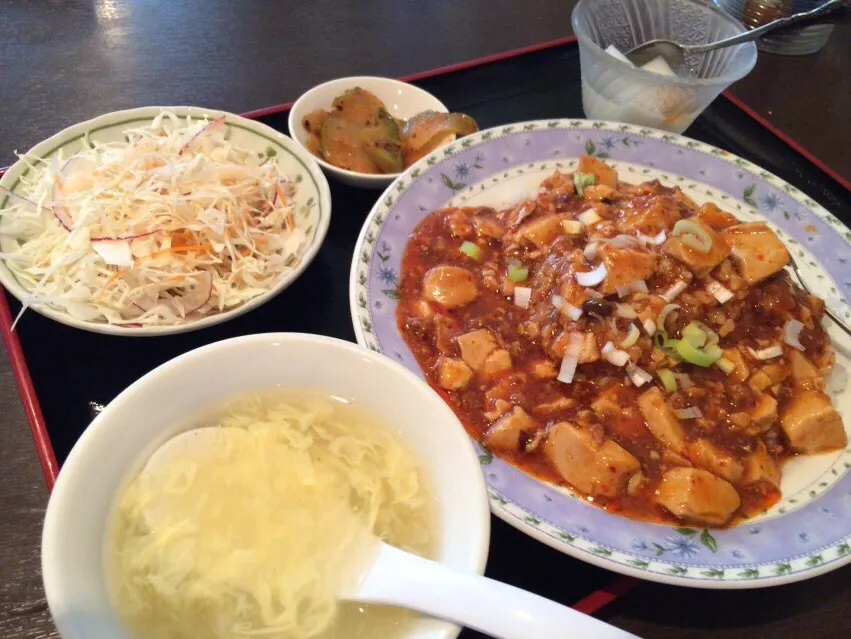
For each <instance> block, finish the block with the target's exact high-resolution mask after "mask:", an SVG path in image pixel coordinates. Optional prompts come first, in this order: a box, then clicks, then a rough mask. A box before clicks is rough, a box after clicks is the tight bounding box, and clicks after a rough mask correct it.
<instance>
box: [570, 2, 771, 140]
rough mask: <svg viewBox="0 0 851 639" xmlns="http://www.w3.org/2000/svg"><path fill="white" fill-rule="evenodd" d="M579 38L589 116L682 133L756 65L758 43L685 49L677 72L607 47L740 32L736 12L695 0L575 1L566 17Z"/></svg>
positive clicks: (622, 47) (626, 47)
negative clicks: (696, 51) (643, 64)
mask: <svg viewBox="0 0 851 639" xmlns="http://www.w3.org/2000/svg"><path fill="white" fill-rule="evenodd" d="M571 23H572V25H573V32H574V33H575V34H576V37H577V39H578V41H579V60H580V66H581V71H582V106H583V108H584V110H585V115H586V117H588V118H591V119H596V120H613V121H617V122H628V123H631V124H638V125H640V126H648V127H654V128H657V129H662V130H665V131H670V132H672V133H682V132H683V131H684V130H685V129H686V128H688V126H689V125H690V124H691V123H692V122H693V121H694V119H695V118H696V117H697V116H698V115H700V113H701V112H702V111H703V110H704V109H705V108H706V107H707V106H709V103H710V102H712V100H714V99H715V98H716V97H717V96H718V94H719V93H721V92H722V91H723V90H725V89H726V88H727V87H728V86H730V85H731V84H732V83H733V82H735V81H736V80H739V79H741V78H743V77H744V76H746V75H747V74H748V73H749V72H750V71H751V69H753V67H754V64H756V45H755V44H754V43H753V42H747V43H744V44H739V45H736V46H733V47H727V48H725V49H719V50H717V51H712V52H710V53H705V54H700V55H693V56H687V57H686V59H685V62H684V63H683V65H682V68H680V69H674V71H676V72H677V76H676V77H670V76H665V75H661V74H658V73H654V72H652V71H647V70H645V69H639V68H636V67H634V66H632V65H630V64H629V63H627V62H624V61H623V60H620V59H618V58H616V57H615V56H613V55H611V54H609V53H607V52H606V51H605V50H604V49H605V48H606V47H607V46H610V45H614V46H615V47H616V48H617V49H618V50H619V51H621V52H624V53H626V52H627V51H629V50H630V49H632V48H633V47H636V46H638V45H639V44H642V43H643V42H647V41H648V40H653V39H656V38H665V39H668V40H673V41H674V42H678V43H681V44H705V43H709V42H715V41H716V40H720V39H723V38H726V37H728V36H731V35H735V34H737V33H742V32H743V31H745V30H746V29H745V27H744V26H743V25H742V24H741V23H739V22H737V21H736V20H735V19H734V18H732V17H731V16H729V15H727V14H726V13H724V12H722V11H720V10H719V9H717V8H715V7H713V6H712V5H710V4H707V3H703V2H699V1H696V0H580V1H579V2H578V3H577V4H576V7H575V8H574V10H573V15H572V18H571Z"/></svg>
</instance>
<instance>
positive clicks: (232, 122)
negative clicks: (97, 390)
mask: <svg viewBox="0 0 851 639" xmlns="http://www.w3.org/2000/svg"><path fill="white" fill-rule="evenodd" d="M163 110H168V111H171V112H173V113H175V114H176V115H177V116H179V117H181V118H190V119H192V120H204V119H206V120H214V119H215V118H218V117H224V118H225V124H226V126H227V135H228V138H229V139H230V140H231V141H232V142H233V143H234V145H236V146H237V147H238V148H240V149H244V150H246V151H249V152H250V153H251V156H252V161H255V162H257V163H258V164H259V163H262V162H276V163H277V164H278V165H279V166H280V167H281V168H282V169H283V172H284V173H285V174H286V175H287V176H291V178H292V180H293V181H294V182H296V187H297V190H296V194H295V196H294V198H293V199H294V202H295V213H296V214H295V216H294V217H295V224H296V226H297V227H299V228H300V229H302V230H303V231H304V233H305V236H306V237H307V240H306V242H305V243H304V245H303V247H302V249H301V252H300V254H299V255H298V259H297V261H296V263H295V264H294V265H293V267H292V269H290V270H289V271H287V272H286V273H284V274H283V275H282V276H281V278H280V280H279V281H278V282H277V284H276V285H275V286H274V287H273V288H271V289H270V290H268V291H266V292H265V293H263V294H261V295H258V296H257V297H255V298H253V299H251V300H249V301H247V302H245V303H243V304H241V305H239V306H236V307H234V308H232V309H229V310H227V311H224V312H222V313H209V314H207V315H204V316H203V317H199V318H197V319H191V320H187V321H186V322H184V323H181V324H173V325H165V326H144V327H135V326H121V325H115V324H107V323H106V322H89V321H83V320H80V319H77V318H75V317H73V316H72V315H71V314H69V313H67V312H65V311H64V310H62V309H59V308H56V307H53V306H51V305H43V304H36V305H33V306H31V307H30V308H31V309H32V310H34V311H36V312H38V313H41V314H42V315H45V316H47V317H49V318H51V319H54V320H56V321H57V322H61V323H62V324H67V325H68V326H73V327H74V328H81V329H84V330H87V331H93V332H96V333H106V334H110V335H123V336H127V337H146V336H159V335H168V334H172V333H183V332H187V331H194V330H197V329H199V328H204V327H207V326H212V325H213V324H219V323H221V322H225V321H227V320H229V319H232V318H234V317H236V316H238V315H242V314H243V313H246V312H248V311H250V310H252V309H255V308H257V307H259V306H261V305H262V304H265V303H266V302H268V301H269V300H270V299H272V298H273V297H275V296H276V295H278V294H279V293H281V292H282V291H283V290H284V289H285V288H287V287H288V286H289V285H290V284H292V283H293V282H294V281H295V280H296V278H298V277H299V276H300V275H301V273H302V272H303V271H304V269H306V268H307V266H308V265H309V264H310V262H311V261H312V260H313V258H314V257H315V256H316V254H317V253H318V252H319V247H320V246H322V242H323V241H324V240H325V235H326V233H327V232H328V226H329V224H330V221H331V190H330V188H329V187H328V180H326V179H325V176H324V175H323V174H322V171H321V170H320V168H319V165H318V164H317V163H316V160H315V159H314V157H313V156H312V155H311V154H310V153H309V152H308V151H306V150H304V149H303V148H301V146H299V145H298V144H296V143H295V142H293V140H292V139H291V138H289V137H287V136H286V135H284V134H283V133H280V132H279V131H276V130H275V129H273V128H271V127H269V126H266V125H265V124H261V123H260V122H256V121H254V120H248V119H246V118H243V117H242V116H239V115H235V114H233V113H227V112H225V111H216V110H214V109H204V108H201V107H193V106H169V107H159V106H149V107H139V108H136V109H128V110H125V111H114V112H112V113H106V114H104V115H99V116H98V117H96V118H93V119H91V120H87V121H85V122H81V123H79V124H75V125H73V126H70V127H68V128H67V129H63V130H62V131H60V132H59V133H57V134H55V135H53V136H51V137H49V138H48V139H46V140H44V141H43V142H40V143H39V144H37V145H36V146H34V147H33V148H32V149H30V150H29V151H28V152H27V153H26V154H24V158H29V159H32V158H43V159H48V158H55V157H62V158H68V157H70V156H72V155H73V154H74V153H76V152H77V151H79V150H80V149H81V148H83V145H84V144H85V141H86V140H88V141H96V142H121V141H123V140H124V138H125V133H124V132H125V131H126V130H127V129H132V128H136V127H142V126H145V125H147V124H150V123H151V121H152V120H153V119H154V118H155V117H156V116H157V115H159V114H160V113H161V112H162V111H163ZM29 171H30V169H29V166H28V164H27V162H26V161H24V160H23V159H19V160H18V161H17V162H15V163H14V164H13V165H12V166H11V167H10V168H9V170H8V171H6V173H5V174H4V175H3V176H2V178H0V186H3V187H5V188H7V189H9V190H10V191H12V192H13V193H18V195H20V194H21V191H22V184H21V177H22V176H26V175H27V173H28V172H29ZM8 202H9V198H8V197H6V196H4V195H2V194H0V251H3V252H7V251H8V252H12V251H14V250H15V248H16V240H15V239H14V238H12V237H11V236H8V235H7V236H4V235H2V229H3V224H4V221H5V220H6V219H7V217H8V216H9V215H10V214H9V213H8V210H6V208H5V207H7V206H8V205H7V203H8ZM0 284H2V285H3V287H4V288H5V289H6V290H7V291H9V292H10V293H11V294H12V295H14V296H15V297H16V298H18V299H19V300H23V299H25V298H26V297H27V296H28V295H29V293H30V291H29V289H28V288H27V287H26V286H24V285H23V284H22V283H21V282H20V281H19V280H18V278H17V277H16V275H15V274H14V272H13V271H12V270H11V269H9V267H8V266H7V265H6V263H5V261H3V260H0ZM24 321H25V320H24Z"/></svg>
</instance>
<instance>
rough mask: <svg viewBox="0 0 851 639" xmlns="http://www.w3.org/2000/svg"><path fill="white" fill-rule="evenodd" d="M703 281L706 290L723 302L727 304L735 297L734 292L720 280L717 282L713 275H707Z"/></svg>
mask: <svg viewBox="0 0 851 639" xmlns="http://www.w3.org/2000/svg"><path fill="white" fill-rule="evenodd" d="M703 281H704V285H705V288H706V292H707V293H709V294H710V295H711V296H712V297H714V298H715V299H716V300H718V301H719V302H720V303H721V304H726V303H727V302H729V301H730V300H731V299H733V292H732V291H731V290H730V289H728V288H727V287H725V286H724V285H723V284H721V283H720V282H716V281H715V280H713V279H712V278H711V277H707V278H706V279H705V280H703Z"/></svg>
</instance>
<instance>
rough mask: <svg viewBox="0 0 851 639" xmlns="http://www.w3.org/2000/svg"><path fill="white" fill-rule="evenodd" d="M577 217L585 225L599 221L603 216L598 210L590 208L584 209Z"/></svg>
mask: <svg viewBox="0 0 851 639" xmlns="http://www.w3.org/2000/svg"><path fill="white" fill-rule="evenodd" d="M576 219H577V220H579V221H580V222H582V223H583V224H584V225H586V226H588V225H590V224H594V223H596V222H599V221H600V220H602V219H603V218H601V217H600V216H599V215H597V211H595V210H594V209H588V210H587V211H583V212H582V213H580V214H579V215H577V216H576Z"/></svg>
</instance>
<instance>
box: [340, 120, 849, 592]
mask: <svg viewBox="0 0 851 639" xmlns="http://www.w3.org/2000/svg"><path fill="white" fill-rule="evenodd" d="M583 154H588V155H593V156H595V157H599V158H602V159H605V160H606V161H607V162H609V163H610V164H612V165H613V166H614V167H615V168H616V169H617V170H618V172H619V173H620V174H621V176H622V178H623V179H624V180H625V181H629V182H641V181H644V180H650V179H659V180H661V181H662V183H664V184H668V185H677V186H680V187H681V188H682V189H683V190H684V191H685V192H686V193H687V194H689V195H690V196H691V197H693V198H694V199H696V200H697V201H713V202H715V203H717V204H718V205H719V206H721V207H722V208H725V209H726V210H730V211H732V212H734V213H735V214H736V215H738V216H739V217H741V218H743V219H765V220H767V221H768V222H769V223H770V224H771V225H772V226H773V228H775V230H777V231H778V233H779V235H780V236H781V237H782V238H783V239H784V241H785V242H786V243H787V245H789V247H790V249H791V250H792V251H793V252H794V254H795V257H796V260H797V261H798V263H799V265H800V266H801V267H802V268H803V269H804V276H805V277H806V279H807V281H808V283H810V284H811V285H812V286H813V287H814V288H815V289H816V290H817V291H818V292H819V294H820V295H821V296H822V297H824V298H825V299H826V300H827V302H828V304H830V305H831V308H833V309H834V310H835V311H837V312H838V313H841V314H842V315H843V316H844V317H845V318H846V319H851V309H849V306H848V303H847V302H846V298H847V297H851V271H849V269H848V268H847V266H846V261H847V260H848V258H849V257H851V246H849V244H851V231H849V229H847V228H846V227H845V226H844V225H843V224H842V223H841V222H840V221H839V220H838V219H837V218H835V217H834V216H833V215H831V214H830V213H828V212H827V211H826V210H825V209H823V208H822V207H821V206H819V205H818V204H817V203H816V202H815V201H814V200H812V199H811V198H809V197H807V196H806V195H805V194H804V193H802V192H801V191H799V190H798V189H797V188H795V187H793V186H791V185H789V184H786V183H785V182H783V181H782V180H780V179H779V178H777V177H776V176H774V175H772V174H770V173H767V172H765V171H763V170H762V169H760V168H759V167H757V166H755V165H753V164H751V163H750V162H747V161H745V160H742V159H741V158H738V157H736V156H734V155H731V154H729V153H727V152H725V151H722V150H720V149H717V148H714V147H711V146H709V145H706V144H703V143H701V142H697V141H694V140H690V139H688V138H684V137H681V136H677V135H671V134H667V133H663V132H661V131H656V130H654V129H646V128H639V127H636V126H633V125H627V124H623V125H622V124H616V123H612V122H598V121H587V120H551V121H540V122H528V123H520V124H514V125H510V126H504V127H498V128H496V129H490V130H487V131H482V132H480V133H477V134H475V135H472V136H469V137H466V138H463V139H462V140H460V141H458V142H455V143H453V144H451V145H449V146H447V147H444V148H442V149H439V150H437V151H435V152H434V153H432V154H431V155H430V156H428V157H427V158H425V159H423V160H422V161H421V162H419V163H418V164H417V165H416V166H414V167H412V168H411V169H409V170H408V171H407V172H406V173H405V174H404V175H402V176H401V177H400V178H399V179H398V180H397V181H396V182H394V183H393V184H392V185H391V186H390V187H389V188H388V189H387V190H386V191H385V192H384V194H382V196H381V197H380V198H379V201H378V202H377V204H376V205H375V207H374V208H373V210H372V212H371V213H370V215H369V217H368V218H367V220H366V223H365V224H364V227H363V229H362V231H361V235H360V237H359V239H358V243H357V246H356V248H355V253H354V258H353V262H352V270H351V283H350V295H351V300H350V302H351V310H352V318H353V322H354V327H355V333H356V335H357V339H358V342H359V343H360V344H362V345H363V346H366V347H367V348H370V349H372V350H375V351H379V352H382V353H385V354H387V355H389V356H391V357H393V358H394V359H396V360H397V361H400V362H401V363H402V364H404V365H405V366H406V367H407V368H409V369H410V370H412V371H414V372H416V373H417V374H419V375H422V373H421V371H420V369H419V366H418V365H417V363H416V361H415V360H414V358H413V356H412V354H411V352H410V351H409V349H408V347H407V345H406V344H405V341H404V339H403V336H402V335H401V334H400V332H399V330H398V327H397V324H396V317H395V313H396V300H397V299H398V294H397V292H396V285H397V282H398V278H399V270H400V263H401V257H402V253H403V252H404V249H405V244H406V242H407V239H408V237H409V235H410V233H411V231H412V230H413V229H414V227H415V226H416V225H417V224H418V223H419V222H420V221H421V220H422V219H423V218H424V217H425V216H426V215H428V214H429V213H430V212H431V211H434V210H436V209H438V208H441V207H443V206H446V205H461V204H465V203H468V204H471V205H473V204H481V203H488V204H490V205H492V206H504V205H507V204H509V202H501V201H492V200H493V199H496V200H499V198H500V197H504V196H505V194H506V193H512V192H513V191H512V190H514V191H516V192H515V195H514V201H517V200H520V199H524V198H525V197H529V196H530V195H531V194H530V192H529V188H530V185H537V183H539V182H540V180H541V179H543V178H544V177H546V176H547V175H549V174H550V173H551V172H552V171H554V170H556V169H561V170H565V171H570V170H572V168H573V167H575V165H576V160H577V158H578V157H579V156H580V155H583ZM535 188H536V186H535ZM524 189H525V191H524ZM489 198H490V199H489ZM813 253H816V254H818V256H819V259H820V261H821V264H820V263H819V262H818V261H816V259H815V258H814V257H813ZM841 335H842V334H841V333H840V332H839V331H837V330H831V336H832V337H833V338H834V340H835V341H840V340H842V339H845V338H843V337H841ZM845 344H846V345H848V348H847V349H844V350H845V351H847V352H851V344H849V343H848V342H847V341H846V342H845ZM838 361H839V362H840V363H844V364H846V365H848V363H849V362H851V360H848V357H847V355H844V354H843V353H842V352H841V351H840V352H838ZM849 367H851V365H849ZM835 377H836V378H837V379H834V380H833V381H832V382H831V384H832V386H833V387H832V389H831V390H832V392H834V394H835V399H836V400H837V401H841V402H844V394H843V393H842V391H844V389H845V385H846V380H847V375H846V376H844V377H843V376H841V375H837V376H835ZM840 377H841V378H842V379H839V378H840ZM849 401H851V400H849ZM840 410H842V411H843V414H844V415H846V416H847V417H846V422H848V421H851V404H848V405H846V404H844V403H843V404H842V405H841V406H840ZM476 448H477V450H478V452H479V460H480V462H481V463H482V468H483V470H484V472H485V479H486V481H487V484H488V494H489V496H490V500H491V507H492V510H493V512H494V513H495V514H496V515H497V516H499V517H500V518H502V519H504V520H505V521H507V522H508V523H510V524H511V525H513V526H515V527H517V528H518V529H520V530H522V531H524V532H525V533H527V534H529V535H531V536H532V537H534V538H536V539H538V540H540V541H542V542H544V543H546V544H548V545H550V546H552V547H553V548H556V549H557V550H560V551H562V552H565V553H568V554H570V555H573V556H575V557H578V558H580V559H583V560H585V561H589V562H591V563H594V564H597V565H599V566H602V567H604V568H608V569H610V570H615V571H618V572H622V573H626V574H631V575H635V576H638V577H642V578H645V579H652V580H656V581H663V582H667V583H677V584H681V585H688V586H698V587H713V588H747V587H757V586H767V585H774V584H777V583H784V582H789V581H796V580H800V579H805V578H808V577H811V576H815V575H817V574H820V573H822V572H826V571H828V570H832V569H834V568H836V567H838V566H840V565H844V564H846V563H848V562H851V473H848V472H847V471H848V469H849V468H851V448H849V449H848V450H845V451H841V452H840V453H837V454H836V455H834V456H832V457H827V458H824V459H822V460H821V461H820V462H818V463H816V465H815V466H813V467H812V468H809V469H807V470H804V471H801V472H799V473H797V474H798V475H800V476H801V479H800V481H797V482H796V483H795V485H794V486H793V487H792V489H790V490H787V486H786V484H785V474H784V497H783V500H782V501H781V502H780V504H778V505H777V506H775V507H773V508H772V509H771V510H770V511H769V512H768V513H765V514H764V515H762V516H760V517H758V518H755V519H754V520H751V521H749V522H746V523H745V524H743V525H740V526H737V527H735V528H732V529H730V530H713V531H708V530H699V529H692V528H671V527H668V526H661V525H657V524H651V523H646V522H640V521H633V520H629V519H626V518H622V517H619V516H615V515H611V514H608V513H606V512H604V511H602V510H599V509H597V508H595V507H593V506H591V505H589V504H587V503H585V501H584V500H582V499H579V498H577V497H576V496H575V495H573V494H571V493H570V492H569V491H567V490H565V489H564V488H560V487H556V486H550V485H547V484H544V483H542V482H540V481H538V480H536V479H534V478H532V477H529V476H528V475H525V474H524V473H522V472H521V471H519V470H518V469H516V468H515V467H514V466H512V465H510V464H508V463H507V462H504V461H502V460H501V459H499V458H496V457H494V456H493V455H492V454H491V453H489V452H488V451H486V450H484V449H482V448H480V447H478V445H476Z"/></svg>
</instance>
